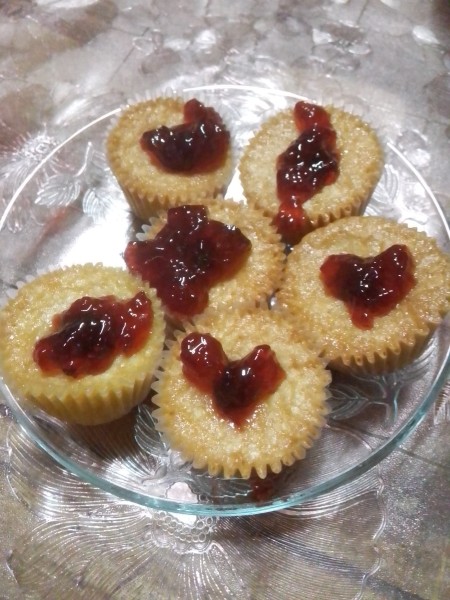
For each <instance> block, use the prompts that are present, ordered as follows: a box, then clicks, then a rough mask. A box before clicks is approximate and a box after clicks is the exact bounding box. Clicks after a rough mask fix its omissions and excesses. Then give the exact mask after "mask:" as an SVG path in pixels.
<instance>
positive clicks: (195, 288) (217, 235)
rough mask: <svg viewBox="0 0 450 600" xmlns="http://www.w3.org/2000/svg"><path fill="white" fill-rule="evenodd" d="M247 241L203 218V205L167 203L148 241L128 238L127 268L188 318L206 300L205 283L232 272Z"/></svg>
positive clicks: (245, 252) (239, 263) (170, 307)
mask: <svg viewBox="0 0 450 600" xmlns="http://www.w3.org/2000/svg"><path fill="white" fill-rule="evenodd" d="M250 250H251V242H250V240H249V239H248V238H246V237H245V236H244V235H243V233H242V232H241V231H240V230H239V229H238V228H237V227H232V226H229V225H225V224H224V223H221V222H219V221H214V220H210V219H208V216H207V210H206V208H205V207H204V206H195V205H185V206H180V207H175V208H170V209H169V210H168V212H167V223H166V225H165V226H164V227H163V228H162V229H161V230H160V231H159V232H158V234H157V235H156V236H155V238H154V239H152V240H144V241H136V242H130V243H129V244H128V245H127V247H126V249H125V254H124V258H125V262H126V264H127V266H128V268H129V269H130V271H131V272H132V273H134V274H136V275H139V276H140V277H141V278H142V279H144V281H147V282H148V283H149V284H150V285H151V286H153V287H155V288H156V290H157V293H158V296H159V298H160V299H161V301H162V302H163V304H164V305H165V307H166V309H167V310H168V311H169V312H170V313H171V314H172V315H175V316H178V317H181V318H183V317H189V316H193V315H196V314H198V313H200V312H202V311H203V310H204V309H205V308H206V306H207V304H208V291H209V289H210V288H211V287H213V286H214V285H216V284H217V283H219V282H220V281H223V280H225V279H228V278H230V277H232V276H233V275H234V274H235V273H236V272H237V271H238V270H239V269H240V268H241V267H242V266H243V264H244V262H245V261H246V260H247V258H248V256H249V254H250Z"/></svg>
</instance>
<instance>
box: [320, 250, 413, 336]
mask: <svg viewBox="0 0 450 600" xmlns="http://www.w3.org/2000/svg"><path fill="white" fill-rule="evenodd" d="M320 271H321V278H322V281H323V283H324V285H325V289H326V291H327V292H328V293H329V294H331V295H332V296H334V297H335V298H338V299H339V300H342V301H343V302H344V303H345V305H346V306H347V309H348V312H349V314H350V317H351V320H352V323H353V324H354V325H355V326H356V327H359V328H360V329H371V328H372V327H373V322H374V318H375V317H381V316H384V315H387V314H388V313H389V312H390V311H391V310H392V309H393V308H395V306H396V305H397V304H398V303H399V302H400V301H401V300H403V298H404V297H405V296H406V295H407V294H408V292H409V291H410V290H411V289H412V287H413V286H414V284H415V279H414V263H413V259H412V257H411V254H410V253H409V250H408V248H407V246H405V245H403V244H394V245H393V246H391V247H390V248H388V249H387V250H385V251H384V252H381V254H378V255H377V256H374V257H369V258H360V257H359V256H355V255H354V254H333V255H331V256H329V257H328V258H327V259H326V260H325V261H324V263H323V264H322V266H321V267H320Z"/></svg>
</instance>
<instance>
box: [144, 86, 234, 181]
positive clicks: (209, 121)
mask: <svg viewBox="0 0 450 600" xmlns="http://www.w3.org/2000/svg"><path fill="white" fill-rule="evenodd" d="M140 144H141V148H142V149H143V150H144V151H145V152H147V154H148V155H149V157H150V159H151V160H152V161H153V162H154V163H155V164H156V165H157V166H158V167H160V168H162V169H164V170H166V171H170V172H174V173H206V172H209V171H213V170H215V169H217V168H219V167H220V166H221V165H222V164H223V163H224V161H225V159H226V156H227V152H228V148H229V146H230V133H229V131H228V130H227V129H226V127H225V125H224V123H223V121H222V118H221V117H220V115H219V114H218V113H217V112H216V111H215V110H214V109H213V108H211V107H206V106H204V105H203V104H202V103H201V102H199V101H198V100H196V99H195V98H192V99H191V100H188V102H186V103H185V105H184V123H181V124H179V125H175V126H174V127H167V126H166V125H162V126H161V127H158V128H156V129H151V130H149V131H146V132H145V133H143V134H142V136H141V140H140Z"/></svg>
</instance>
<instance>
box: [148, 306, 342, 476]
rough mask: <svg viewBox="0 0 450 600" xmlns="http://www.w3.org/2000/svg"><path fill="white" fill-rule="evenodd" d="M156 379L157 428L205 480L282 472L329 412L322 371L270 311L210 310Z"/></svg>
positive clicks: (180, 340)
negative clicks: (205, 475)
mask: <svg viewBox="0 0 450 600" xmlns="http://www.w3.org/2000/svg"><path fill="white" fill-rule="evenodd" d="M157 378H158V381H157V382H156V383H155V384H154V387H155V390H156V395H155V396H154V398H153V401H154V403H155V404H156V405H157V406H158V407H159V408H158V409H157V410H156V411H155V417H156V420H157V427H158V429H159V430H160V431H162V432H163V433H164V435H165V436H166V437H167V439H168V441H169V444H170V445H171V447H172V448H173V449H175V450H178V451H180V452H181V454H182V455H183V457H184V458H185V459H186V460H190V461H192V463H193V466H194V467H195V468H206V469H208V471H209V473H210V474H212V475H219V474H221V475H223V476H224V477H232V476H235V475H236V476H238V475H240V476H241V477H244V478H248V477H250V475H251V474H252V471H253V470H254V472H255V473H256V474H257V475H258V476H259V477H265V476H266V475H267V473H268V472H269V471H271V472H273V473H278V472H280V470H281V469H282V467H283V465H291V464H293V463H294V462H295V461H296V460H298V459H300V458H303V457H304V455H305V452H306V449H307V448H309V447H310V446H311V444H312V443H313V440H314V438H315V437H316V436H317V435H318V433H319V431H320V429H321V427H322V425H323V422H324V415H325V414H326V412H327V408H326V397H327V390H326V388H327V385H328V383H329V382H330V375H329V372H328V371H327V370H326V369H325V368H324V366H323V363H322V361H321V360H320V359H319V358H318V357H317V355H316V354H315V353H314V352H313V351H312V350H311V349H310V348H309V347H308V346H307V345H305V344H304V343H303V341H302V338H301V336H300V335H299V334H298V332H297V330H296V328H295V327H294V326H293V324H292V323H291V322H290V321H289V320H286V319H284V317H283V316H282V315H281V314H279V313H276V312H273V311H269V310H268V309H254V310H252V311H243V310H234V311H228V312H220V313H219V312H217V311H212V310H208V311H207V312H206V313H204V314H203V315H202V316H201V317H199V318H198V319H196V321H195V325H194V326H193V327H190V328H188V329H187V331H185V332H179V333H178V335H177V337H176V341H175V342H174V343H173V344H172V345H171V346H170V349H169V351H168V352H167V354H166V356H165V358H164V361H163V363H162V365H161V369H160V370H158V373H157Z"/></svg>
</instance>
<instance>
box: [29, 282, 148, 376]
mask: <svg viewBox="0 0 450 600" xmlns="http://www.w3.org/2000/svg"><path fill="white" fill-rule="evenodd" d="M152 323H153V310H152V306H151V302H150V300H149V299H148V298H147V296H146V294H145V293H144V292H142V291H141V292H138V293H137V294H136V295H135V296H134V297H133V298H131V299H129V300H118V299H117V298H116V297H115V296H103V297H101V298H91V297H90V296H84V297H83V298H79V299H78V300H75V302H73V303H72V304H71V305H70V307H69V308H68V309H67V310H66V311H64V312H62V313H60V314H57V315H55V316H54V317H53V329H54V333H51V334H50V335H48V336H46V337H44V338H41V339H39V340H38V341H37V342H36V344H35V347H34V351H33V359H34V361H35V362H36V363H37V364H38V366H39V367H40V369H41V370H42V371H43V372H44V373H46V374H48V375H56V374H58V373H65V374H66V375H69V376H70V377H73V378H79V377H83V376H84V375H97V374H99V373H103V372H104V371H106V369H108V367H109V366H110V365H111V363H112V362H113V361H114V359H115V358H116V356H118V355H119V354H124V355H125V356H130V355H132V354H134V353H135V352H137V351H138V350H140V349H141V348H142V346H143V345H144V343H145V341H146V340H147V338H148V335H149V334H150V332H151V327H152Z"/></svg>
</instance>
